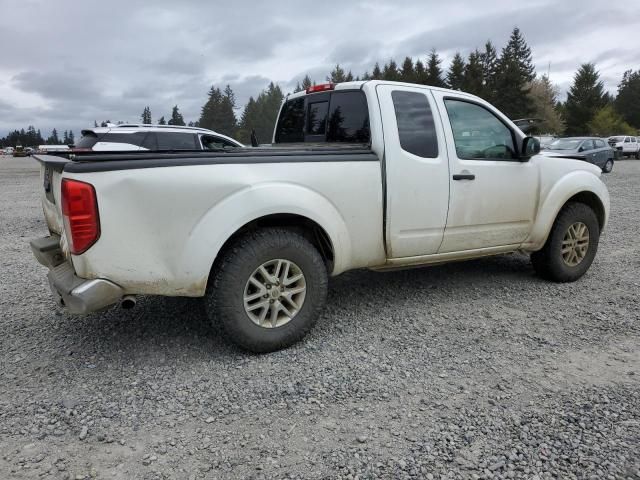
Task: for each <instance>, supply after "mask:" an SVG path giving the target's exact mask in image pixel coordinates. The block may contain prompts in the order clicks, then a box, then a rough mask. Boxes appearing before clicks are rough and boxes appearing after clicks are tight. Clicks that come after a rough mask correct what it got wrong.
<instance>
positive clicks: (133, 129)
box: [73, 124, 244, 152]
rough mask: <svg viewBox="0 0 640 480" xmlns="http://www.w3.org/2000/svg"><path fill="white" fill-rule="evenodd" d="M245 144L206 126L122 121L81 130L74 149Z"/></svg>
mask: <svg viewBox="0 0 640 480" xmlns="http://www.w3.org/2000/svg"><path fill="white" fill-rule="evenodd" d="M238 147H244V145H243V144H241V143H240V142H238V141H237V140H234V139H233V138H231V137H227V136H226V135H222V134H220V133H217V132H214V131H212V130H207V129H206V128H197V127H181V126H175V125H147V124H122V125H114V126H111V127H96V128H89V129H86V130H83V131H82V137H81V138H80V140H78V142H77V143H76V144H75V145H74V146H73V150H74V151H82V150H93V151H102V152H122V151H141V150H149V151H156V150H219V149H221V148H238Z"/></svg>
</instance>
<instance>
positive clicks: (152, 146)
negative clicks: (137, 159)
mask: <svg viewBox="0 0 640 480" xmlns="http://www.w3.org/2000/svg"><path fill="white" fill-rule="evenodd" d="M141 147H142V148H146V149H147V150H157V149H158V142H157V140H156V132H149V134H148V135H147V136H146V138H145V139H144V142H142V145H141Z"/></svg>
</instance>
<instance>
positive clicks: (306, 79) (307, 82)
mask: <svg viewBox="0 0 640 480" xmlns="http://www.w3.org/2000/svg"><path fill="white" fill-rule="evenodd" d="M313 85H315V83H314V82H312V81H311V77H309V75H305V76H304V78H303V79H302V84H301V85H300V86H301V87H302V90H306V89H307V88H309V87H312V86H313Z"/></svg>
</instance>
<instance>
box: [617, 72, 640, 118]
mask: <svg viewBox="0 0 640 480" xmlns="http://www.w3.org/2000/svg"><path fill="white" fill-rule="evenodd" d="M614 105H615V107H616V110H617V111H618V112H620V115H622V118H624V120H625V121H627V122H628V123H629V124H631V125H632V126H634V127H635V128H638V129H640V70H638V71H637V72H633V71H631V70H627V71H626V72H624V75H623V76H622V81H621V82H620V85H618V96H617V97H616V100H615V102H614Z"/></svg>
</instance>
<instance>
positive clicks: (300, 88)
mask: <svg viewBox="0 0 640 480" xmlns="http://www.w3.org/2000/svg"><path fill="white" fill-rule="evenodd" d="M302 90H304V89H303V88H302V87H301V86H300V82H296V86H295V88H294V89H293V93H298V92H301V91H302Z"/></svg>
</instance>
